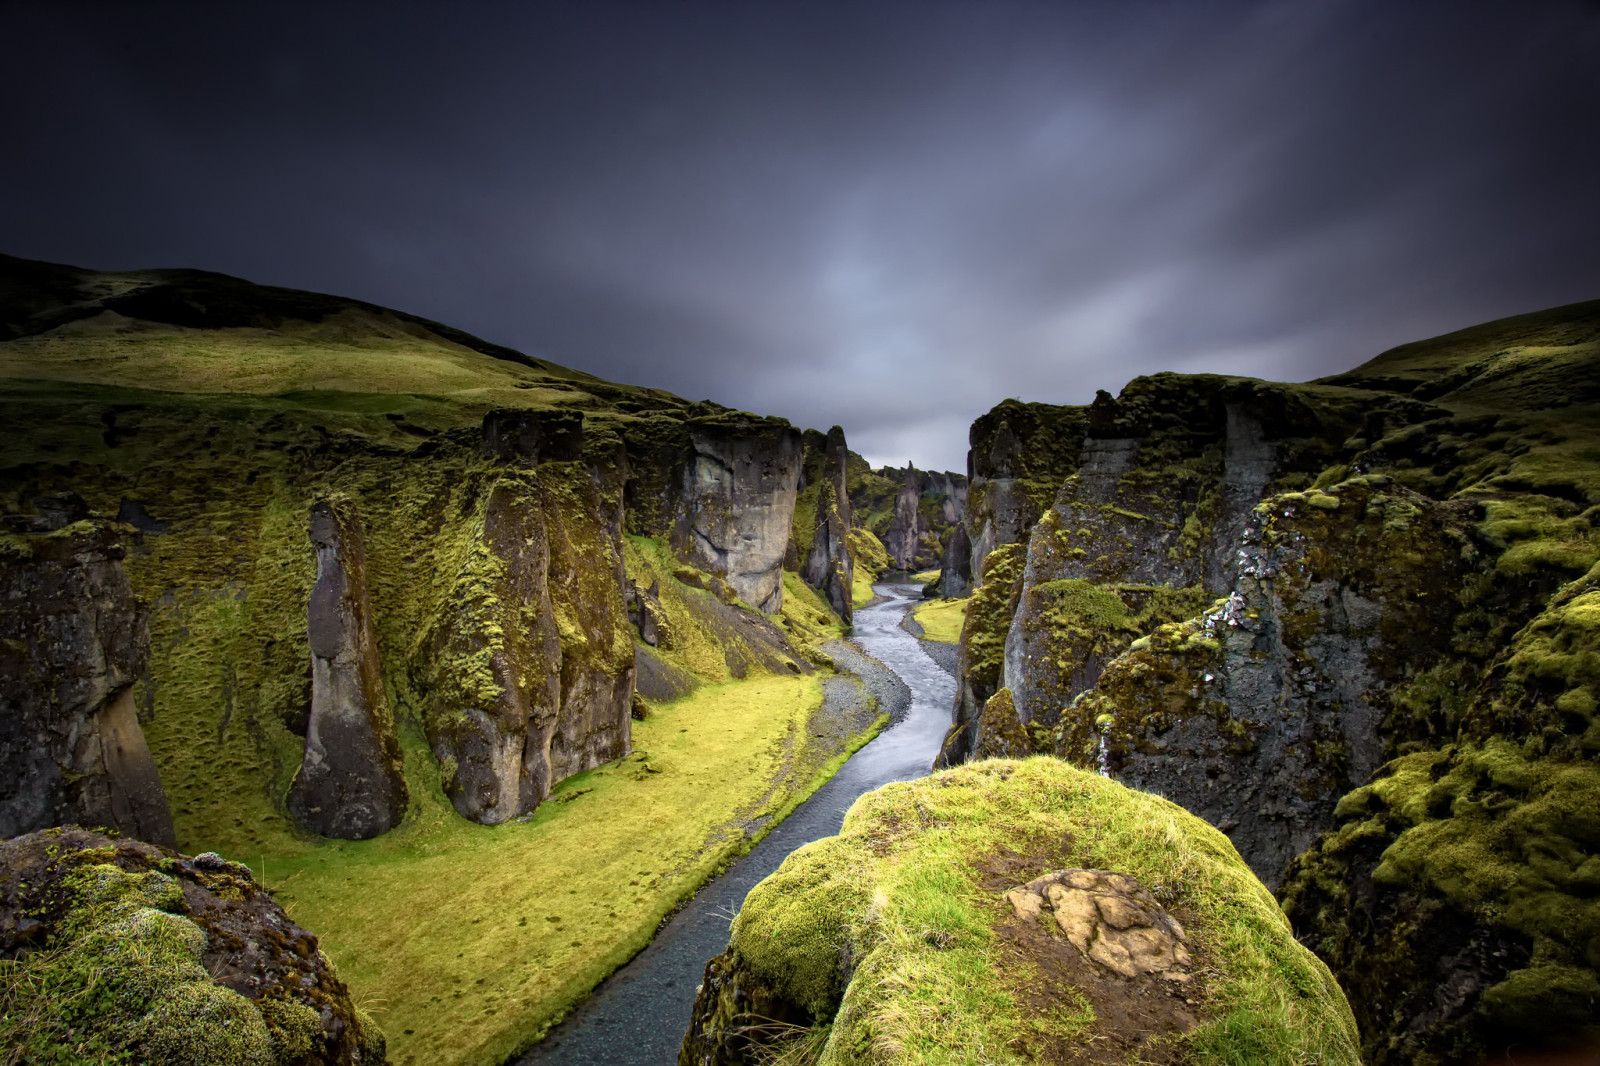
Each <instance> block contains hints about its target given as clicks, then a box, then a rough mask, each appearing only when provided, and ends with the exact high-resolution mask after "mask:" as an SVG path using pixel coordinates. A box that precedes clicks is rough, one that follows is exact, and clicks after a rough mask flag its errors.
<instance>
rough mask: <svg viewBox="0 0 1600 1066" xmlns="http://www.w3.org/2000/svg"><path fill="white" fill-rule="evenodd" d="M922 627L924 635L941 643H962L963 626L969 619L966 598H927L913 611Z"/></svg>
mask: <svg viewBox="0 0 1600 1066" xmlns="http://www.w3.org/2000/svg"><path fill="white" fill-rule="evenodd" d="M911 617H912V618H915V619H916V620H917V624H918V625H920V626H921V627H922V635H923V636H924V637H926V638H927V639H928V640H936V641H938V642H939V643H940V644H959V643H961V627H962V626H963V625H965V624H966V621H967V601H966V600H927V601H926V602H923V603H919V604H917V606H916V607H915V608H913V609H912V611H911Z"/></svg>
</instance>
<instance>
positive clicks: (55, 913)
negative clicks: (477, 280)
mask: <svg viewBox="0 0 1600 1066" xmlns="http://www.w3.org/2000/svg"><path fill="white" fill-rule="evenodd" d="M0 959H4V960H6V961H7V964H8V965H9V966H11V967H13V969H11V970H9V971H8V978H9V979H14V980H21V981H22V982H24V987H29V986H31V987H34V988H44V989H48V990H49V994H48V995H43V996H38V997H34V998H31V999H27V1000H24V1001H22V1002H21V1003H17V1001H15V1000H13V1001H12V1002H13V1003H16V1004H17V1006H18V1007H19V1008H25V1009H26V1010H27V1012H28V1013H27V1022H26V1024H25V1025H23V1026H15V1025H11V1026H8V1027H7V1031H6V1039H5V1044H6V1046H4V1047H0V1052H3V1053H5V1054H7V1056H8V1057H10V1056H16V1057H15V1058H14V1059H11V1061H23V1062H68V1061H75V1062H76V1061H86V1060H87V1056H88V1055H89V1054H90V1052H91V1049H93V1052H94V1053H95V1054H97V1055H101V1054H103V1055H104V1056H106V1057H107V1059H108V1061H109V1060H110V1059H111V1058H112V1057H115V1058H116V1059H118V1060H120V1059H121V1058H122V1057H124V1056H126V1057H128V1058H129V1059H130V1060H132V1061H139V1062H163V1063H181V1064H194V1066H201V1064H208V1063H253V1064H259V1066H344V1064H358V1063H359V1064H362V1066H371V1064H374V1063H382V1062H384V1061H385V1056H384V1050H385V1041H384V1037H383V1033H382V1031H381V1030H380V1029H379V1028H378V1026H377V1025H376V1024H375V1023H374V1022H373V1021H372V1019H371V1018H370V1017H368V1016H367V1015H366V1014H365V1013H364V1012H362V1011H361V1010H359V1009H358V1008H357V1007H356V1006H355V1004H354V1003H353V1002H352V1001H351V997H350V992H349V989H348V988H347V987H346V986H345V984H344V982H343V981H342V980H340V979H339V976H338V974H337V973H336V972H335V971H334V968H333V963H332V962H330V961H329V959H328V957H327V956H326V955H324V954H323V953H322V952H321V950H319V948H318V945H317V938H316V936H315V935H314V934H312V933H310V932H307V931H306V930H305V929H302V928H301V927H300V926H298V925H296V924H295V923H294V922H293V921H291V920H290V919H289V917H288V915H286V914H285V913H284V912H283V909H282V908H281V907H279V906H278V904H277V903H276V901H274V900H273V898H272V896H271V895H270V894H268V892H267V891H266V889H265V888H263V887H262V886H261V885H260V884H259V883H258V882H257V881H256V880H255V878H254V877H253V876H252V875H251V872H250V870H249V868H248V867H245V866H242V865H240V864H239V863H234V862H228V861H226V860H224V859H223V858H221V857H220V856H218V855H216V854H214V853H210V852H207V853H205V854H201V855H195V856H192V857H191V856H185V855H179V854H177V853H176V852H173V851H170V850H168V849H166V848H161V847H154V846H151V845H149V844H145V843H141V842H138V841H132V840H127V839H116V840H113V839H111V838H109V837H106V836H104V835H102V834H100V833H94V832H88V831H85V830H82V829H77V828H68V829H49V830H44V831H42V832H36V833H30V834H28V835H26V836H20V837H16V838H14V839H11V840H8V841H4V842H0Z"/></svg>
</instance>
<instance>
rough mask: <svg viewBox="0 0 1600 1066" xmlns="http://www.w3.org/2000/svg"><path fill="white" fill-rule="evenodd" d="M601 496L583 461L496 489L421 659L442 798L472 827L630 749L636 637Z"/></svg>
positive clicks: (533, 802)
mask: <svg viewBox="0 0 1600 1066" xmlns="http://www.w3.org/2000/svg"><path fill="white" fill-rule="evenodd" d="M601 497H602V492H601V486H600V485H599V484H597V483H596V480H595V479H594V478H593V477H591V476H590V473H589V471H588V470H587V469H586V468H585V467H584V466H582V465H581V464H577V463H548V464H543V465H541V466H540V467H539V468H537V469H532V470H520V471H514V472H512V471H508V472H506V473H505V474H504V475H502V476H501V477H500V478H499V479H498V480H496V481H495V482H494V483H493V484H492V486H490V488H489V490H488V492H487V495H486V498H485V499H484V501H483V502H482V504H481V508H482V510H481V512H480V513H479V515H478V517H477V518H475V519H474V520H473V521H472V522H471V523H470V524H469V526H468V533H467V539H466V542H465V543H464V544H463V545H462V546H461V551H460V555H459V556H458V557H457V560H456V565H457V567H458V570H457V572H456V574H455V576H454V580H453V585H452V588H451V591H450V592H449V593H447V594H446V595H445V597H444V602H443V603H441V605H440V611H439V614H438V615H436V616H435V620H434V622H433V623H432V625H431V626H430V627H429V630H428V631H427V633H426V634H425V636H424V639H423V641H422V647H421V650H420V653H419V654H417V655H416V656H414V657H413V659H412V663H411V671H412V674H413V676H414V677H415V678H416V679H417V682H418V685H419V688H421V689H422V690H423V691H424V692H425V693H426V694H427V695H426V698H427V700H428V703H429V705H430V710H429V712H428V714H427V716H426V723H427V726H428V732H429V740H430V742H431V744H432V746H433V750H434V754H435V755H436V756H437V757H438V759H439V760H440V763H441V766H442V767H443V771H444V773H443V778H444V785H445V791H446V793H447V794H448V795H449V796H450V799H451V802H453V803H454V804H455V807H456V810H457V811H459V812H460V813H461V814H462V815H463V816H465V817H467V818H471V819H473V820H474V821H479V822H483V823H485V824H490V825H493V824H497V823H499V822H504V821H506V820H507V819H510V818H513V817H517V816H519V815H523V814H527V813H529V812H530V811H532V810H533V809H534V808H535V807H536V806H538V804H539V803H540V802H541V801H542V800H543V799H544V798H545V797H546V796H548V795H549V794H550V788H551V786H552V785H554V784H555V783H556V782H558V781H561V780H562V779H564V778H566V777H568V776H570V775H572V774H575V773H579V772H581V771H583V770H587V769H591V768H593V767H595V766H598V765H600V764H601V763H603V762H608V761H610V760H612V759H616V758H620V757H621V756H623V755H625V754H627V753H628V750H629V736H630V721H631V708H632V697H633V677H634V656H633V641H632V640H631V638H630V637H629V631H630V627H629V625H628V615H627V607H626V605H625V603H624V601H623V596H622V585H623V580H624V578H623V574H622V560H621V551H620V547H619V543H618V537H619V536H620V529H618V528H616V527H614V526H612V525H611V524H610V523H609V522H608V521H607V515H608V512H609V513H615V512H614V510H613V509H611V508H608V507H606V506H605V505H604V503H603V500H602V498H601Z"/></svg>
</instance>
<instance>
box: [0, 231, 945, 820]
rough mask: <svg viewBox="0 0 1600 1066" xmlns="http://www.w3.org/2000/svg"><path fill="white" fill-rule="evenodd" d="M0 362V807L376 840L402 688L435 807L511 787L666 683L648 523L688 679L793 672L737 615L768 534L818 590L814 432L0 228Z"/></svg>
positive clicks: (669, 655) (492, 799) (411, 324)
mask: <svg viewBox="0 0 1600 1066" xmlns="http://www.w3.org/2000/svg"><path fill="white" fill-rule="evenodd" d="M0 373H3V374H4V375H5V376H6V378H7V389H6V392H5V395H4V398H3V400H0V403H3V404H4V406H5V418H6V421H7V424H8V425H9V426H11V427H13V429H14V430H15V432H8V437H7V443H6V447H5V453H4V456H3V460H0V510H3V512H4V521H5V523H6V526H5V530H6V532H5V533H4V539H3V541H0V628H3V636H4V638H5V646H6V649H9V650H5V651H4V654H5V655H6V656H7V657H8V661H9V662H10V663H11V666H12V668H11V669H9V670H8V671H7V675H6V676H7V680H6V684H5V686H4V688H3V693H0V694H3V696H4V698H5V701H6V715H5V721H4V727H3V728H4V732H3V733H0V744H3V745H4V754H5V755H6V758H7V764H8V765H12V766H17V767H20V768H22V773H21V775H20V776H19V777H18V779H17V780H15V781H14V782H11V783H10V784H8V785H7V787H6V788H5V789H4V790H3V791H0V828H4V829H5V831H6V835H14V834H17V833H23V832H27V831H29V830H33V829H39V828H43V827H46V826H50V825H55V824H60V823H63V822H74V821H75V822H81V823H83V824H86V825H104V826H109V827H113V828H116V829H119V830H121V831H123V832H125V833H128V834H130V835H133V836H137V837H139V838H141V839H146V840H151V841H155V842H159V843H166V844H169V845H172V844H175V843H176V842H177V840H178V839H179V838H181V837H182V836H183V835H184V832H185V826H186V825H188V824H190V817H189V816H190V815H192V814H197V813H198V812H199V811H201V810H202V809H206V808H210V809H212V810H216V809H224V810H229V809H234V810H237V812H238V815H237V821H238V824H239V826H240V827H241V832H242V833H243V834H244V835H245V836H247V835H248V830H245V829H243V827H244V826H245V825H246V823H247V820H248V819H251V818H258V819H261V820H264V821H272V820H276V819H283V818H287V819H290V820H292V821H293V822H294V823H296V824H298V826H300V827H301V828H303V829H305V830H309V831H311V832H313V833H316V834H320V835H323V836H333V837H341V838H347V839H359V838H366V837H372V836H375V835H379V834H382V833H384V832H386V831H387V830H389V829H390V828H392V827H394V826H395V825H397V824H399V822H400V820H401V819H402V818H403V817H404V814H405V811H406V809H407V805H408V802H409V801H410V796H409V789H411V788H413V787H415V783H414V782H413V783H412V784H410V785H408V780H407V775H406V773H405V772H404V769H403V764H404V762H405V760H406V758H407V757H408V756H407V752H406V750H405V746H406V743H407V741H406V738H405V736H404V735H403V731H402V730H401V729H400V728H399V721H400V719H401V718H402V717H405V718H407V719H408V720H411V721H415V722H416V723H418V724H419V725H420V727H421V732H422V736H421V738H420V739H421V740H422V742H423V744H424V745H425V749H426V756H427V757H428V758H431V759H432V760H434V762H435V763H436V765H437V780H438V785H437V787H439V788H441V789H442V790H443V791H444V793H445V794H446V795H447V796H448V797H449V799H450V801H451V802H452V804H453V805H454V807H455V809H456V810H457V811H458V812H459V813H460V814H461V815H463V816H464V817H467V818H470V819H473V820H475V821H479V822H483V823H485V824H494V823H498V822H503V821H506V820H507V819H511V818H517V817H523V816H526V815H527V814H529V813H530V812H532V811H533V810H534V809H535V808H536V807H537V806H538V805H539V804H540V802H541V801H543V800H544V799H545V797H547V796H548V795H549V793H550V790H551V788H552V787H553V786H554V785H555V784H556V783H558V782H560V781H561V780H562V779H564V778H566V777H569V776H571V775H572V774H575V773H578V772H581V771H583V770H587V769H590V768H592V767H595V766H598V765H601V764H603V763H606V762H609V761H612V760H614V759H617V758H619V757H621V756H623V755H625V754H627V753H628V752H629V750H630V744H631V741H630V722H631V720H632V716H633V714H634V713H636V711H637V710H638V701H639V700H640V699H641V698H643V699H646V700H649V699H670V698H672V697H674V696H676V695H680V694H682V693H683V692H684V691H687V688H688V687H692V685H694V684H696V683H698V681H699V680H700V679H701V678H700V677H697V676H696V675H693V674H691V673H688V672H686V671H685V670H684V669H682V667H681V664H680V665H678V666H675V665H674V647H678V648H680V649H681V647H682V646H683V644H684V643H685V640H686V637H687V636H688V634H687V633H685V632H681V631H680V632H676V633H675V632H674V630H673V623H672V622H671V620H670V619H669V617H668V614H669V613H670V612H669V611H668V610H667V608H665V607H664V606H663V598H664V597H663V591H662V589H661V580H663V579H662V578H659V577H658V578H655V579H654V585H653V587H646V586H649V585H650V582H648V581H647V582H645V583H644V585H640V584H639V583H636V582H634V581H633V580H632V579H631V577H630V574H629V566H628V565H627V562H626V560H627V558H628V557H629V553H630V552H639V551H646V552H648V551H653V550H654V549H652V548H650V547H649V546H650V545H659V546H661V547H662V549H663V550H665V551H667V552H668V553H670V555H671V556H672V557H674V558H676V560H677V561H678V563H677V569H676V570H675V571H674V572H673V573H671V574H669V575H667V576H666V577H665V580H666V581H668V582H670V583H672V584H673V585H674V592H675V598H673V597H666V598H668V599H672V602H673V603H680V602H681V603H682V604H685V605H687V606H686V610H687V615H685V616H683V617H682V618H680V624H679V628H680V629H681V628H682V627H683V626H688V627H691V628H694V629H696V630H697V631H700V632H702V633H704V634H705V635H706V636H708V637H709V638H710V640H711V641H712V642H713V643H714V644H715V645H716V646H718V647H720V648H722V649H723V651H722V652H721V654H720V655H719V657H718V659H717V660H716V661H713V662H710V663H709V664H705V663H702V664H701V666H700V669H701V671H702V674H703V675H705V677H708V678H709V679H710V680H717V679H718V678H719V677H720V678H727V677H742V676H745V674H746V672H747V671H748V670H751V669H766V670H778V671H791V672H808V671H810V670H811V669H813V666H812V664H811V662H809V661H808V660H807V657H806V654H805V653H804V651H803V649H801V648H800V647H798V646H796V645H795V644H794V643H793V641H792V640H791V639H790V636H789V634H788V633H787V632H786V630H785V628H784V625H783V624H774V622H773V621H772V619H778V621H779V622H780V623H781V622H782V619H779V618H778V616H779V615H780V613H781V612H782V610H783V608H784V569H785V565H786V562H787V565H788V567H789V569H791V570H794V571H796V572H798V573H800V574H801V575H803V577H804V579H805V580H806V581H807V582H809V583H810V584H811V585H812V586H813V587H815V588H816V589H817V590H818V592H819V593H820V594H821V595H822V597H823V599H824V601H825V602H827V603H828V604H829V605H830V606H831V607H832V608H833V610H834V611H835V612H836V613H837V614H839V615H840V616H841V617H842V618H843V619H844V621H845V622H846V623H848V620H849V617H850V612H851V598H852V583H853V580H854V576H855V565H854V549H853V548H852V547H851V543H852V538H851V534H852V531H856V532H857V534H858V535H859V530H858V529H857V526H856V525H855V524H854V522H853V518H852V514H853V512H852V509H851V491H852V488H855V489H857V490H859V488H860V482H861V476H860V475H861V470H862V469H863V468H864V467H865V463H864V462H863V461H862V460H861V459H860V458H859V457H858V456H855V455H854V454H853V453H851V452H850V451H849V449H848V446H847V445H846V443H845V439H844V433H843V430H841V429H840V428H838V427H834V428H833V429H832V430H831V431H829V432H828V433H827V434H821V433H817V432H815V431H806V432H804V433H802V432H801V431H800V430H798V429H796V428H794V427H792V426H791V425H789V423H787V422H786V421H784V420H783V419H781V418H767V417H761V416H758V415H752V414H748V413H745V412H739V411H732V410H729V409H727V408H723V407H720V406H718V405H716V404H712V403H688V402H686V401H683V400H680V399H679V398H677V397H675V396H671V395H670V394H667V393H664V392H660V391H659V390H651V389H639V388H631V387H628V386H623V385H615V384H612V383H610V382H605V381H601V380H599V379H597V378H593V377H591V376H589V375H585V374H581V373H577V372H575V371H570V370H567V369H565V368H562V367H559V366H555V365H553V364H550V363H546V362H544V361H541V360H536V359H531V358H528V357H526V356H523V355H521V354H520V353H517V352H514V351H511V350H509V349H506V348H502V347H500V346H497V345H493V344H489V343H487V342H484V341H481V340H479V339H477V338H475V337H471V336H469V335H467V334H464V333H461V332H460V331H458V330H454V329H451V328H449V327H446V326H442V325H440V324H438V323H434V322H429V321H426V320H423V319H418V318H415V317H413V316H410V315H406V314H403V313H400V312H395V311H391V310H388V309H385V308H380V307H375V306H372V305H369V304H363V303H360V302H357V301H353V300H345V299H341V298H337V297H331V296H323V295H319V294H314V293H305V292H298V291H294V290H287V289H274V288H270V287H266V286H257V285H252V284H250V283H248V282H244V281H240V280H238V279H235V278H228V277H225V276H222V275H217V274H207V273H203V272H199V271H142V272H132V273H123V274H107V273H97V272H94V271H88V270H81V269H77V268H73V267H63V266H56V265H52V264H46V263H36V262H30V261H27V260H19V259H10V258H0ZM852 475H854V476H853V478H852ZM913 480H915V474H914V472H913ZM919 491H920V490H919ZM918 499H919V500H920V497H919V498H918ZM914 502H916V501H914ZM912 510H913V511H915V510H916V508H915V507H913V508H912ZM941 514H945V515H951V514H954V513H953V512H951V510H950V507H949V506H944V507H943V509H942V510H941ZM959 517H960V516H959V514H954V518H953V520H956V521H958V520H959ZM909 521H910V522H911V525H910V526H908V527H906V528H907V529H908V530H909V531H910V532H909V533H907V534H906V535H907V536H910V537H911V538H912V539H913V540H915V539H916V538H918V537H925V536H926V535H927V529H926V528H923V527H921V526H918V524H917V523H918V522H920V521H921V518H919V517H918V516H916V515H912V516H911V518H910V519H909ZM946 524H948V520H947V523H946ZM924 525H925V523H924ZM890 526H892V527H893V528H894V529H897V530H898V529H899V528H900V527H899V526H893V523H890ZM884 531H885V533H887V532H889V528H888V527H886V528H885V530H884ZM674 610H677V608H674ZM685 618H686V619H687V620H684V619H685ZM675 641H676V644H675V643H674V642H675ZM417 754H419V753H413V755H412V756H411V757H416V755H417Z"/></svg>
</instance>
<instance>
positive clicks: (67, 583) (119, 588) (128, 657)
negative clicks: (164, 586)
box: [0, 496, 175, 846]
mask: <svg viewBox="0 0 1600 1066" xmlns="http://www.w3.org/2000/svg"><path fill="white" fill-rule="evenodd" d="M35 506H36V508H37V510H38V511H39V513H38V514H37V515H12V516H9V518H10V521H9V523H8V524H9V526H10V530H11V532H8V533H5V534H3V535H0V766H4V767H5V773H4V775H3V780H0V838H6V837H13V836H17V835H19V834H21V833H25V832H27V831H29V830H31V829H36V828H39V827H40V826H46V825H61V824H64V823H74V822H81V823H84V824H86V825H104V826H111V827H114V828H116V829H117V830H119V831H120V832H123V833H127V834H129V835H131V836H136V837H139V838H140V839H144V840H150V841H153V842H155V843H158V844H165V845H169V846H170V845H173V844H174V843H175V840H174V836H173V829H172V815H171V814H170V813H169V811H168V808H167V797H166V793H165V791H164V790H163V789H162V787H161V775H160V773H159V771H158V770H157V769H156V764H155V761H154V760H153V759H152V758H151V756H150V748H149V745H148V744H147V743H146V742H145V737H144V732H143V730H142V729H141V728H140V727H139V718H138V714H137V710H136V708H135V702H134V694H133V685H134V682H135V680H137V679H138V677H139V676H140V675H141V674H142V673H143V671H144V669H145V666H146V663H147V661H148V659H149V655H150V637H149V634H148V632H147V630H146V628H145V617H144V612H143V610H141V608H140V606H139V604H138V603H137V602H136V601H135V599H134V594H133V588H132V586H131V585H130V584H129V582H128V575H127V573H126V571H125V570H124V569H123V565H122V560H123V557H124V555H125V554H126V548H125V547H124V544H123V535H122V534H123V530H120V529H119V528H118V527H116V526H114V525H112V524H110V523H106V522H91V521H88V508H87V506H86V505H85V504H84V502H83V501H82V500H81V499H79V498H78V497H76V496H54V497H46V498H44V499H41V500H39V501H37V502H36V504H35ZM126 532H129V533H134V531H132V530H126ZM134 535H135V536H137V534H136V533H134Z"/></svg>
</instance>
